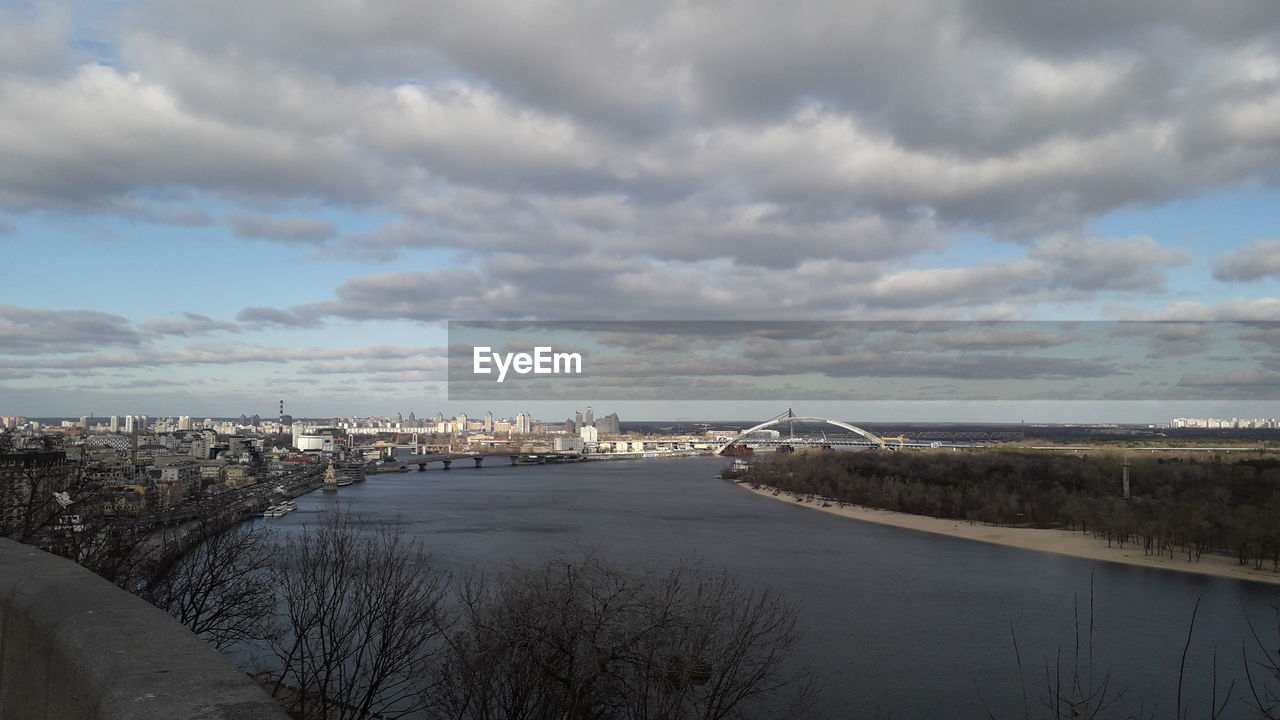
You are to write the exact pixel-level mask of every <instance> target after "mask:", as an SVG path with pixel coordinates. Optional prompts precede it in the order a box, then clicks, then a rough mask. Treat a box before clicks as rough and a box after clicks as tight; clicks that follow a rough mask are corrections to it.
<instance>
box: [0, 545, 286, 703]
mask: <svg viewBox="0 0 1280 720" xmlns="http://www.w3.org/2000/svg"><path fill="white" fill-rule="evenodd" d="M19 718H21V719H23V720H26V719H27V718H33V719H41V718H49V719H50V720H52V719H54V718H57V719H59V720H62V719H63V718H85V719H89V720H125V719H128V720H174V719H175V718H191V719H193V720H286V718H288V715H287V714H285V712H284V711H283V710H281V709H280V708H279V707H278V706H277V705H276V704H275V702H274V701H272V700H271V698H269V697H267V695H266V694H264V693H263V692H262V691H261V690H260V689H259V688H258V687H257V686H256V685H255V684H254V683H253V681H252V680H250V679H249V678H248V677H246V676H245V675H244V674H242V673H240V672H239V671H237V670H236V669H234V668H233V667H231V666H230V665H229V664H227V662H226V661H224V660H223V659H222V657H221V656H220V655H219V654H218V653H217V651H215V650H214V649H213V648H212V647H210V646H208V645H207V644H205V642H204V641H202V640H200V639H199V638H197V637H196V636H194V635H192V634H191V633H190V632H189V631H188V630H187V629H186V628H185V627H183V626H182V625H181V624H179V623H178V622H177V621H176V620H174V619H173V618H171V617H169V615H168V614H166V613H165V612H164V611H162V610H160V609H158V608H155V607H153V606H151V605H150V604H148V603H147V602H145V601H143V600H142V599H140V598H137V597H134V596H133V595H130V594H129V593H127V592H125V591H124V590H121V589H120V588H118V587H116V586H114V585H112V584H111V583H109V582H107V581H106V580H103V579H102V578H100V577H98V576H96V575H94V574H93V573H91V572H89V571H88V570H85V569H84V568H82V567H80V566H78V565H76V564H75V563H73V562H71V561H69V560H66V559H64V558H60V557H56V556H53V555H50V554H48V553H45V552H43V551H40V550H37V549H35V548H32V547H30V546H27V545H20V544H18V543H15V542H13V541H11V540H3V539H0V720H18V719H19Z"/></svg>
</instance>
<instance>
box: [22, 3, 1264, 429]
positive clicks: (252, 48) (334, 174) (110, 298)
mask: <svg viewBox="0 0 1280 720" xmlns="http://www.w3.org/2000/svg"><path fill="white" fill-rule="evenodd" d="M1278 186H1280V6H1277V5H1276V4H1275V3H1274V2H1272V1H1271V0H1222V2H1218V3H1202V2H1191V1H1190V0H1134V1H1133V2H1126V3H1114V2H1104V1H1102V0H1080V1H1079V2H1072V3H1026V2H1022V1H1021V0H863V1H860V2H857V3H849V2H839V1H836V0H833V1H828V2H819V1H807V0H795V1H794V2H787V3H780V2H766V1H765V0H723V1H721V2H698V1H696V0H673V1H671V2H665V1H663V0H654V1H652V2H634V1H633V2H620V1H615V0H599V1H598V2H591V3H568V2H555V1H540V0H534V1H530V0H521V1H520V2H506V1H505V0H498V1H495V2H488V3H474V2H449V1H442V2H408V1H403V2H402V1H398V0H384V1H382V2H377V3H364V2H355V1H354V0H306V1H305V2H303V0H273V2H270V3H263V2H259V1H258V0H252V1H250V0H218V1H217V2H213V1H212V0H185V1H184V2H181V3H172V2H162V1H161V0H128V1H123V0H112V1H105V0H92V1H90V0H74V1H69V2H61V3H53V2H28V1H26V0H0V415H26V416H33V417H42V416H62V415H66V416H79V415H85V414H90V413H94V414H97V415H107V414H125V413H146V414H151V415H175V414H188V415H197V416H237V415H239V414H241V413H246V414H253V413H258V414H261V415H263V416H270V415H273V414H274V413H275V409H276V403H277V402H278V401H279V399H281V398H283V399H285V400H286V403H287V404H288V409H289V410H290V411H291V412H292V413H293V414H295V415H299V416H332V415H363V414H370V413H378V414H394V413H396V412H403V413H404V414H406V415H407V414H408V413H409V412H410V411H415V412H417V413H418V414H419V415H427V414H434V413H435V411H437V410H440V411H443V412H445V413H446V414H453V413H455V412H458V411H465V412H468V413H470V414H473V415H474V414H482V413H483V412H484V411H485V410H486V409H491V410H494V411H495V412H496V413H498V414H500V415H501V414H511V413H514V412H515V411H516V410H520V409H524V407H523V406H522V405H521V404H520V403H519V402H514V401H513V402H511V403H503V402H502V401H500V400H496V401H493V402H491V403H485V404H480V403H478V402H470V401H460V400H450V399H449V398H448V396H447V388H446V386H445V368H446V365H447V362H446V359H445V357H444V348H445V347H446V346H447V344H448V335H447V331H446V322H447V321H449V320H603V321H615V322H616V321H627V320H662V321H670V320H701V321H723V320H734V321H760V322H764V321H811V320H841V321H860V320H966V321H975V322H976V321H995V320H1013V321H1055V322H1061V321H1076V320H1108V321H1112V320H1126V321H1150V320H1180V321H1195V322H1209V321H1223V320H1231V321H1266V320H1275V319H1278V318H1280V222H1278V221H1280V187H1278ZM1266 361H1267V357H1266V355H1265V354H1264V353H1259V354H1258V355H1257V359H1256V363H1255V365H1256V367H1254V368H1252V369H1251V370H1246V371H1242V372H1240V373H1237V375H1236V377H1237V378H1238V380H1239V382H1238V387H1236V388H1235V391H1233V392H1232V393H1230V397H1229V398H1226V399H1225V400H1224V401H1223V402H1221V403H1217V404H1209V403H1206V402H1205V401H1204V399H1203V398H1199V399H1195V400H1194V401H1192V399H1189V400H1188V402H1187V403H1184V404H1178V403H1177V402H1176V398H1173V399H1170V398H1164V400H1165V402H1163V403H1133V402H1129V403H1121V404H1120V405H1112V406H1108V407H1104V406H1103V405H1097V404H1093V405H1080V406H1073V405H1070V404H1064V403H1061V402H1056V403H1055V402H1049V403H1042V404H1039V405H1036V406H1035V407H1034V408H1033V412H1032V416H1033V417H1034V418H1035V419H1039V420H1053V419H1062V420H1064V421H1085V420H1108V419H1111V420H1121V421H1147V420H1150V421H1158V420H1164V419H1167V418H1168V417H1172V416H1173V415H1174V414H1180V415H1188V414H1197V413H1199V414H1202V415H1203V414H1218V415H1227V416H1231V415H1245V416H1251V417H1252V416H1259V415H1261V416H1280V406H1278V405H1277V403H1275V402H1267V401H1265V399H1264V400H1260V401H1252V402H1251V401H1249V400H1248V398H1249V397H1250V393H1249V389H1250V388H1264V389H1265V390H1266V391H1267V392H1273V391H1274V390H1275V389H1276V387H1277V386H1278V385H1280V380H1277V377H1276V373H1277V372H1280V368H1276V367H1274V365H1268V364H1267V363H1266ZM1251 362H1252V360H1251ZM1255 397H1262V398H1266V397H1268V396H1267V394H1266V392H1262V393H1260V394H1257V395H1255ZM677 398H678V396H674V397H673V396H667V397H661V396H657V397H653V398H652V399H650V400H647V401H634V402H633V403H632V404H631V405H627V404H622V403H619V404H617V405H616V406H609V407H604V408H601V407H600V406H597V412H598V413H600V412H601V411H602V410H603V411H606V412H607V411H610V410H614V409H618V410H619V414H620V415H622V416H623V418H624V420H625V419H627V418H628V412H630V413H631V414H630V417H632V418H634V419H641V418H653V419H668V418H676V417H680V418H697V417H701V418H714V417H732V416H740V417H748V418H749V417H759V418H764V417H769V416H772V415H774V414H776V412H777V411H779V410H781V409H785V407H775V406H778V405H779V402H773V401H771V402H768V403H764V404H753V403H743V404H735V403H732V402H729V401H722V402H710V401H706V402H698V403H695V402H688V401H686V402H681V401H679V400H678V399H677ZM1061 399H1063V400H1069V399H1071V398H1061ZM591 401H592V398H586V397H584V398H582V399H581V401H580V402H571V401H565V402H561V403H549V404H544V405H537V406H534V407H532V408H530V409H532V410H533V411H534V412H535V414H543V415H547V416H548V417H557V416H559V417H563V416H568V415H570V414H571V412H572V410H573V409H575V408H574V407H573V405H575V404H576V405H586V404H589V403H590V402H591ZM797 401H798V402H803V403H804V405H805V406H804V407H798V408H797V411H803V412H805V413H807V414H812V413H816V412H817V411H818V410H822V411H824V412H827V413H829V416H832V417H840V418H843V419H846V420H857V419H862V420H889V419H902V420H907V419H911V420H927V419H931V418H936V419H963V418H982V419H1009V420H1018V419H1024V416H1025V415H1026V413H1025V412H1024V410H1025V408H1021V407H1000V408H997V407H993V406H991V405H990V404H988V405H985V406H982V407H978V406H963V407H950V408H945V409H940V408H938V407H936V406H934V405H927V404H919V403H917V404H910V403H907V404H904V405H902V406H901V407H899V406H898V405H894V404H882V405H875V404H870V403H868V404H862V405H858V404H856V403H854V402H853V401H850V402H844V403H835V402H829V403H826V404H823V403H822V402H819V401H817V400H814V399H813V398H805V397H800V398H797ZM1073 408H1074V409H1073ZM944 416H945V418H944Z"/></svg>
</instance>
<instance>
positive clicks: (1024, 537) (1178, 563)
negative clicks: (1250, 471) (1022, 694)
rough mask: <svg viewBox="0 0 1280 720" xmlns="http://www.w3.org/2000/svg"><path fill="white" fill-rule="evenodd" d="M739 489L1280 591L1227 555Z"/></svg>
mask: <svg viewBox="0 0 1280 720" xmlns="http://www.w3.org/2000/svg"><path fill="white" fill-rule="evenodd" d="M735 484H737V485H740V486H741V487H743V488H745V489H746V490H748V491H750V492H753V493H756V494H757V495H763V496H765V497H770V498H773V499H774V500H781V501H783V502H789V503H793V504H797V505H802V506H804V507H807V508H810V509H813V510H820V511H822V512H826V513H831V514H833V515H839V516H841V517H847V518H852V519H854V520H861V521H863V522H871V523H878V524H880V525H892V526H893V527H898V528H904V529H907V530H918V531H920V532H927V533H934V534H937V535H947V536H950V537H955V538H961V539H964V540H976V541H978V542H985V543H993V544H995V545H1007V546H1010V547H1016V548H1022V549H1024V550H1036V551H1039V552H1050V553H1057V554H1059V555H1070V556H1072V557H1079V558H1087V559H1089V560H1101V561H1103V562H1115V563H1123V564H1125V565H1138V566H1141V567H1150V568H1157V569H1161V570H1176V571H1179V572H1190V573H1198V574H1200V575H1213V576H1216V577H1224V578H1231V579H1233V580H1252V581H1255V582H1263V583H1270V584H1273V585H1280V573H1275V572H1272V571H1271V570H1270V569H1268V568H1264V569H1262V570H1255V569H1254V568H1253V567H1252V566H1249V565H1240V564H1238V563H1237V562H1236V561H1235V559H1234V558H1229V557H1225V556H1222V555H1208V554H1206V555H1203V556H1202V557H1201V558H1200V560H1199V561H1194V560H1193V561H1188V560H1186V559H1185V555H1184V556H1182V557H1181V558H1180V557H1177V556H1175V557H1173V558H1170V557H1169V556H1168V555H1163V556H1159V557H1157V556H1153V555H1147V554H1146V553H1144V552H1143V550H1142V547H1141V546H1139V545H1134V544H1126V545H1125V546H1124V547H1119V546H1115V545H1112V546H1111V547H1108V546H1107V541H1106V540H1102V539H1099V538H1095V537H1093V536H1092V535H1088V534H1085V533H1080V532H1075V531H1071V530H1040V529H1036V528H1010V527H994V526H990V525H982V524H974V525H971V524H969V523H967V522H965V521H963V520H947V519H944V518H934V517H925V516H923V515H910V514H907V513H900V512H893V511H891V510H880V509H877V508H868V507H862V506H858V505H843V506H841V505H840V504H839V503H836V502H833V501H830V500H824V499H822V498H818V497H814V496H808V495H797V494H795V493H790V492H779V491H777V490H776V489H774V488H771V487H767V486H757V487H752V486H751V485H750V484H747V483H735Z"/></svg>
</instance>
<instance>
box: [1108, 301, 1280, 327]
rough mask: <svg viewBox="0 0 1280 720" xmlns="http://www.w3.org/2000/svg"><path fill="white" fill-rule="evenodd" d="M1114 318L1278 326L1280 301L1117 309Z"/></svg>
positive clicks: (1200, 303)
mask: <svg viewBox="0 0 1280 720" xmlns="http://www.w3.org/2000/svg"><path fill="white" fill-rule="evenodd" d="M1112 314H1113V315H1115V316H1117V317H1120V318H1122V319H1126V320H1172V321H1188V320H1229V321H1236V322H1250V321H1258V322H1274V321H1275V320H1276V318H1280V298H1274V297H1261V298H1236V299H1234V300H1223V301H1222V302H1219V303H1218V304H1216V305H1210V304H1208V303H1202V302H1194V301H1181V302H1176V303H1173V304H1171V305H1168V306H1166V307H1164V308H1162V309H1160V310H1158V311H1155V312H1148V311H1139V310H1135V309H1132V308H1113V309H1112Z"/></svg>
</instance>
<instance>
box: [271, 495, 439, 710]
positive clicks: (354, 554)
mask: <svg viewBox="0 0 1280 720" xmlns="http://www.w3.org/2000/svg"><path fill="white" fill-rule="evenodd" d="M270 575H271V583H272V584H273V586H274V587H275V588H276V592H277V593H278V600H279V602H280V604H281V606H282V610H283V618H282V620H281V622H282V627H281V628H280V632H279V633H277V634H275V635H273V636H272V637H271V638H270V639H269V643H268V644H269V647H270V649H271V652H272V653H273V655H274V656H275V659H276V661H277V663H278V665H277V668H276V670H275V671H274V680H275V682H274V686H275V687H274V692H275V694H276V695H277V697H281V696H283V698H284V703H285V704H286V705H287V706H288V707H289V709H290V710H292V711H293V712H295V713H298V714H300V715H301V716H302V717H323V718H338V719H345V718H366V717H370V716H371V715H373V714H375V713H376V714H377V715H378V716H379V717H383V718H394V717H403V716H404V715H407V714H410V713H413V712H416V711H418V710H419V709H420V703H421V702H422V700H423V699H424V698H425V697H426V695H425V693H424V692H423V687H422V684H423V683H424V682H427V681H428V679H429V678H430V677H431V676H432V673H431V672H430V668H429V665H430V663H431V661H432V658H433V656H434V655H435V653H436V652H437V651H438V648H439V645H440V643H439V642H438V638H439V636H440V634H441V633H442V632H443V630H444V628H445V622H444V620H443V618H442V613H441V609H442V600H443V597H444V593H445V587H446V586H445V578H444V576H443V575H441V574H440V573H438V572H436V571H435V570H433V569H432V567H431V565H430V563H429V559H428V557H427V556H426V554H425V553H424V552H423V550H422V548H421V546H420V545H419V544H418V543H416V542H412V541H409V540H408V539H406V538H405V537H404V535H403V534H402V533H401V532H399V531H397V530H395V529H393V528H390V527H387V526H381V525H366V524H363V523H361V522H359V521H358V520H356V519H355V518H352V517H350V516H348V515H345V514H342V513H335V514H332V515H329V516H328V517H327V518H326V520H325V521H324V523H323V524H321V525H319V526H314V527H308V528H306V529H305V530H304V531H303V532H301V533H298V534H295V535H291V536H289V537H288V538H287V539H286V540H285V541H284V542H283V544H282V545H281V546H280V548H279V551H278V552H277V553H276V556H275V559H274V565H273V567H272V570H271V573H270Z"/></svg>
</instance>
